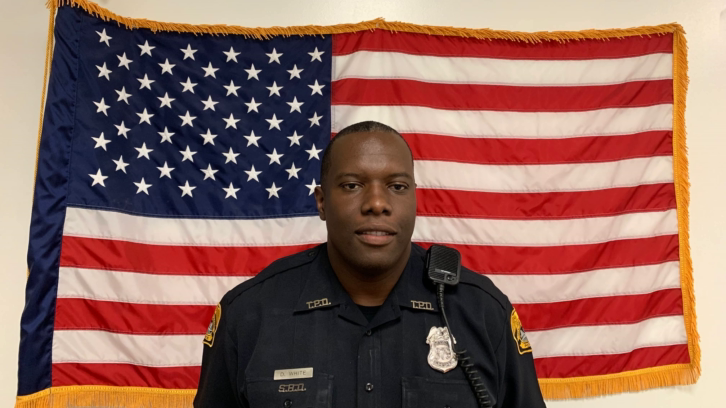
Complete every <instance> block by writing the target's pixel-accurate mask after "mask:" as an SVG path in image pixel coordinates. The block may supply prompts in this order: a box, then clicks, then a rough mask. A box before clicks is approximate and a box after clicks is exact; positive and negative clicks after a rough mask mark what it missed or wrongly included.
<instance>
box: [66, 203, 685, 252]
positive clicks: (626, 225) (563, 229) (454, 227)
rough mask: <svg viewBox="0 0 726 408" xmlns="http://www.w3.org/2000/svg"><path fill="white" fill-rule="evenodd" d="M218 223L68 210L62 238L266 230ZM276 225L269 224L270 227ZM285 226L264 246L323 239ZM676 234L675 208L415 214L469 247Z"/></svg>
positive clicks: (311, 220) (211, 239)
mask: <svg viewBox="0 0 726 408" xmlns="http://www.w3.org/2000/svg"><path fill="white" fill-rule="evenodd" d="M218 222H219V221H216V220H204V219H183V218H151V217H140V216H133V215H128V214H123V213H118V212H113V211H102V210H89V209H81V208H72V207H69V208H68V210H67V212H66V228H65V231H64V234H65V235H68V236H81V237H86V238H103V239H115V240H122V241H130V242H141V243H151V244H159V245H199V246H207V245H226V246H242V245H248V243H247V239H248V237H249V236H254V231H251V230H253V229H257V230H260V231H265V228H266V227H265V224H264V221H258V220H256V221H254V222H251V221H249V220H224V221H222V222H221V224H220V225H218V226H217V229H215V230H210V228H213V227H212V226H211V225H210V224H212V223H218ZM275 222H276V221H275V220H272V223H275ZM224 223H228V224H229V225H225V224H224ZM316 224H319V225H320V227H318V226H317V225H316ZM286 225H287V226H288V227H289V230H288V231H284V232H283V231H280V235H279V236H277V237H276V238H277V240H278V241H273V242H271V243H268V245H284V243H283V242H307V243H309V242H314V243H320V242H324V241H325V240H326V236H327V235H326V233H325V224H324V223H323V222H321V221H320V220H319V219H318V218H317V217H297V218H290V219H288V221H287V222H286ZM308 228H309V229H308ZM313 228H318V229H320V230H321V232H320V233H311V232H309V231H310V229H313ZM271 229H272V228H271ZM243 230H244V233H242V231H243ZM677 232H678V217H677V214H676V210H667V211H654V212H642V213H632V214H623V215H617V216H611V217H593V218H574V219H557V220H502V219H480V218H476V219H473V218H455V217H424V216H419V217H417V219H416V229H415V230H414V233H413V240H414V241H418V242H440V243H451V244H473V245H511V246H552V245H571V244H592V243H600V242H606V241H612V240H616V239H628V238H644V237H653V236H659V235H670V234H676V233H677Z"/></svg>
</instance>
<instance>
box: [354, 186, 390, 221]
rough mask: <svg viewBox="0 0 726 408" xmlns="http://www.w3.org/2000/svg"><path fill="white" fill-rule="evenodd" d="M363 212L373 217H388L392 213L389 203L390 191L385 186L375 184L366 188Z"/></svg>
mask: <svg viewBox="0 0 726 408" xmlns="http://www.w3.org/2000/svg"><path fill="white" fill-rule="evenodd" d="M361 212H362V213H363V214H372V215H388V214H390V213H391V203H390V202H389V201H388V189H387V188H386V186H385V185H379V184H377V183H374V184H371V185H369V186H368V187H367V188H366V193H365V196H364V198H363V203H362V206H361Z"/></svg>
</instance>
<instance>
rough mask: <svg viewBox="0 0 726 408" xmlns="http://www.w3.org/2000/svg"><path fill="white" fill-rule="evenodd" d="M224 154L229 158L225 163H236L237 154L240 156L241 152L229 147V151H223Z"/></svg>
mask: <svg viewBox="0 0 726 408" xmlns="http://www.w3.org/2000/svg"><path fill="white" fill-rule="evenodd" d="M222 154H223V155H224V157H226V158H227V160H226V161H225V162H224V164H227V163H229V162H234V164H237V156H239V153H235V152H234V150H232V148H231V147H230V148H229V152H227V153H222Z"/></svg>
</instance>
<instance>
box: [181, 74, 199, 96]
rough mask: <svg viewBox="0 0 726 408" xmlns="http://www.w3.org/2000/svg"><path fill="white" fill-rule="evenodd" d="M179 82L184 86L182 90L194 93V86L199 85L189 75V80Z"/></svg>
mask: <svg viewBox="0 0 726 408" xmlns="http://www.w3.org/2000/svg"><path fill="white" fill-rule="evenodd" d="M179 83H180V84H181V85H182V86H183V87H184V89H183V90H182V92H186V91H189V92H191V93H194V87H195V86H197V83H196V82H192V79H191V78H189V77H187V82H179Z"/></svg>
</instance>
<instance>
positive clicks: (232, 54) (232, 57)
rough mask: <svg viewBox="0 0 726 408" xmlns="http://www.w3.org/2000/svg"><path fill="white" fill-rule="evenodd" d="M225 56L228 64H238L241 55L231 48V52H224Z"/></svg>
mask: <svg viewBox="0 0 726 408" xmlns="http://www.w3.org/2000/svg"><path fill="white" fill-rule="evenodd" d="M223 52H224V55H226V56H227V62H229V61H230V60H233V61H234V62H237V56H238V55H239V54H240V53H239V52H234V48H232V47H229V51H223Z"/></svg>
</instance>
